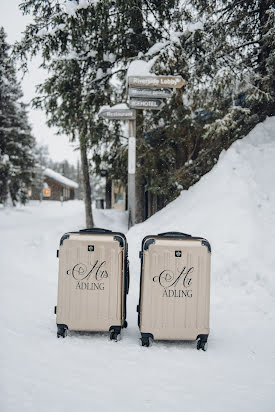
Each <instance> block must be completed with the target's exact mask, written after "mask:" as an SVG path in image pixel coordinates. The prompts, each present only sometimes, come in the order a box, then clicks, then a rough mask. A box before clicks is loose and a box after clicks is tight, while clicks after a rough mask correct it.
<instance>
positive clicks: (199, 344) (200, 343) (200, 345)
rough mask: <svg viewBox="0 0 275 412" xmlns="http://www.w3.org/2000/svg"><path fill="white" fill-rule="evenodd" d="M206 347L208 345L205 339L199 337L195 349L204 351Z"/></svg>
mask: <svg viewBox="0 0 275 412" xmlns="http://www.w3.org/2000/svg"><path fill="white" fill-rule="evenodd" d="M207 347H208V343H207V341H203V340H201V339H199V340H198V342H197V349H198V350H200V349H202V350H203V351H204V352H206V351H207Z"/></svg>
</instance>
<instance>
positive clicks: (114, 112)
mask: <svg viewBox="0 0 275 412" xmlns="http://www.w3.org/2000/svg"><path fill="white" fill-rule="evenodd" d="M99 116H100V117H103V118H104V119H108V120H135V118H136V111H135V110H133V109H112V108H111V109H106V110H103V111H102V112H100V113H99Z"/></svg>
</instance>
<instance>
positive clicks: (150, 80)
mask: <svg viewBox="0 0 275 412" xmlns="http://www.w3.org/2000/svg"><path fill="white" fill-rule="evenodd" d="M183 85H184V80H183V78H182V77H181V76H130V77H129V86H130V87H169V88H172V89H173V88H176V89H179V88H181V87H182V86H183Z"/></svg>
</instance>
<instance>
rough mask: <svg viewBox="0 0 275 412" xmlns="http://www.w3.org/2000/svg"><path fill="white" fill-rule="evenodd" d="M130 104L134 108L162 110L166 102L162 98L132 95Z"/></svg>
mask: <svg viewBox="0 0 275 412" xmlns="http://www.w3.org/2000/svg"><path fill="white" fill-rule="evenodd" d="M130 106H131V107H133V108H134V109H152V110H161V109H162V108H163V107H164V106H165V103H164V101H163V100H162V99H148V98H142V97H130Z"/></svg>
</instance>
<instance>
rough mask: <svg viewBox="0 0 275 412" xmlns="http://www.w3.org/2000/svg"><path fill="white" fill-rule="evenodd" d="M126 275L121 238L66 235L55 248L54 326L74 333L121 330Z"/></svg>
mask: <svg viewBox="0 0 275 412" xmlns="http://www.w3.org/2000/svg"><path fill="white" fill-rule="evenodd" d="M106 232H107V231H106ZM127 276H128V262H127V244H126V239H125V236H124V235H122V234H120V233H113V232H110V233H108V234H104V233H85V231H83V233H66V234H65V235H64V236H63V237H62V238H61V242H60V248H59V276H58V298H57V309H56V323H57V324H62V325H66V326H67V328H68V329H70V330H75V331H109V330H110V328H111V327H112V326H121V327H123V323H124V321H125V318H126V293H127V292H128V290H127V289H128V285H127V284H128V281H129V280H128V277H127Z"/></svg>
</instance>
